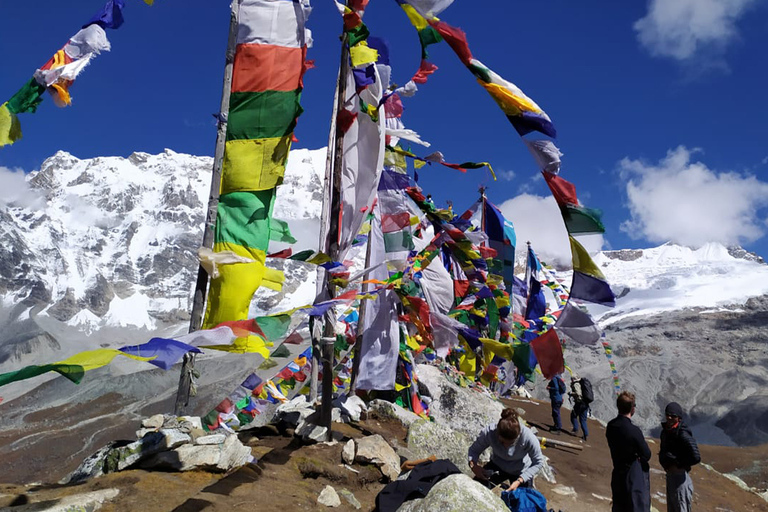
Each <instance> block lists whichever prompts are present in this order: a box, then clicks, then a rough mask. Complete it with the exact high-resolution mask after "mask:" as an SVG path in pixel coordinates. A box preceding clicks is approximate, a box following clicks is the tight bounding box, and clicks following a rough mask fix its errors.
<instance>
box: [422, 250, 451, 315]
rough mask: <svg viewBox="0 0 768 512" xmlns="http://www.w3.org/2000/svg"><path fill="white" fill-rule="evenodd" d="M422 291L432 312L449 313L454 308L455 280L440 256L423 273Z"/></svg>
mask: <svg viewBox="0 0 768 512" xmlns="http://www.w3.org/2000/svg"><path fill="white" fill-rule="evenodd" d="M421 289H422V290H423V291H424V298H425V299H426V300H427V304H428V305H429V311H430V312H434V311H437V312H440V313H447V312H448V311H450V310H451V308H452V307H453V278H452V277H451V274H450V273H449V272H448V270H446V268H445V265H443V260H442V258H440V255H437V256H436V257H435V259H434V260H432V263H430V264H429V266H428V267H427V268H425V269H422V271H421Z"/></svg>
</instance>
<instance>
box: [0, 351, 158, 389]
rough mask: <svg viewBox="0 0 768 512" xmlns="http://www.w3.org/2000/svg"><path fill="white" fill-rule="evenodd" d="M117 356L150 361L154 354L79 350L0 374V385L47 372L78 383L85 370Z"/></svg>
mask: <svg viewBox="0 0 768 512" xmlns="http://www.w3.org/2000/svg"><path fill="white" fill-rule="evenodd" d="M117 356H125V357H128V358H130V359H135V360H136V361H147V362H148V361H150V360H151V359H152V358H153V357H154V356H149V357H141V356H137V355H133V354H128V353H125V352H121V351H120V350H118V349H114V348H99V349H96V350H88V351H86V352H80V353H79V354H75V355H73V356H71V357H68V358H67V359H64V360H62V361H57V362H55V363H51V364H46V365H42V366H38V365H32V366H26V367H24V368H22V369H21V370H16V371H13V372H8V373H3V374H0V386H5V385H6V384H10V383H11V382H16V381H19V380H24V379H31V378H32V377H37V376H38V375H42V374H44V373H48V372H57V373H59V374H61V375H63V376H64V377H66V378H67V379H69V380H71V381H72V382H74V383H75V384H79V383H80V381H81V380H82V379H83V375H84V374H85V372H87V371H89V370H95V369H96V368H101V367H102V366H106V365H108V364H109V363H111V362H112V360H113V359H114V358H115V357H117Z"/></svg>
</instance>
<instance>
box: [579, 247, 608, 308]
mask: <svg viewBox="0 0 768 512" xmlns="http://www.w3.org/2000/svg"><path fill="white" fill-rule="evenodd" d="M568 238H569V239H570V240H571V253H573V285H572V286H571V298H574V299H581V300H585V301H587V302H594V303H595V304H602V305H604V306H610V307H613V306H615V305H616V297H615V296H614V295H613V292H612V291H611V287H610V285H609V284H608V282H607V281H606V279H605V276H604V275H603V273H602V272H601V271H600V269H599V268H597V265H595V262H594V261H592V258H590V256H589V253H588V252H587V250H586V249H584V246H582V245H581V244H580V243H579V242H577V241H576V239H575V238H573V237H572V236H571V237H568Z"/></svg>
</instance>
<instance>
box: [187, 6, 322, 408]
mask: <svg viewBox="0 0 768 512" xmlns="http://www.w3.org/2000/svg"><path fill="white" fill-rule="evenodd" d="M309 12H310V5H309V0H293V1H280V2H275V1H270V0H233V2H232V14H231V21H230V35H229V44H228V49H227V65H226V67H225V78H224V90H223V93H222V108H221V112H220V114H219V116H218V118H219V131H218V136H217V141H216V154H215V158H214V172H213V177H212V181H211V192H210V198H209V203H208V215H207V218H206V226H205V233H204V237H203V247H207V248H213V252H214V253H229V254H231V255H232V256H236V257H239V258H241V261H243V263H238V264H235V265H225V266H222V267H221V268H220V272H219V275H218V276H217V277H213V278H211V282H210V289H209V290H208V300H207V305H206V311H205V319H204V320H203V322H202V327H203V328H205V329H207V328H211V327H215V326H216V325H219V324H220V323H222V322H227V321H236V320H244V319H246V318H248V309H249V307H250V304H251V299H252V298H253V295H254V294H255V293H256V290H257V289H258V288H259V287H260V286H267V287H269V288H272V289H278V290H279V289H280V288H281V287H282V281H283V275H282V273H281V272H279V271H275V270H271V269H268V268H267V267H266V264H265V261H266V254H267V249H268V246H269V241H270V239H275V237H276V235H278V236H284V235H285V233H286V230H285V229H284V227H280V229H276V227H277V225H276V224H275V222H274V221H273V220H272V207H273V205H274V200H275V194H276V187H277V186H278V185H280V184H281V183H282V180H283V175H284V173H285V164H286V161H287V159H288V152H289V150H290V147H291V142H292V140H293V130H294V128H295V126H296V119H297V118H298V116H299V115H301V112H302V109H301V105H300V103H299V98H300V96H301V90H302V88H303V77H304V71H305V70H306V69H307V65H306V52H307V47H308V46H310V45H311V34H310V32H309V30H307V29H306V21H307V17H308V16H309ZM207 281H208V276H207V274H206V273H205V271H204V269H203V268H202V267H201V268H200V270H199V271H198V282H197V288H196V291H195V300H194V304H193V311H192V318H191V321H190V331H194V330H197V329H199V328H200V327H201V322H200V318H201V313H202V305H203V296H204V295H205V292H206V288H207ZM192 364H193V360H192V356H190V357H188V358H186V359H185V365H184V369H183V370H182V376H181V382H180V385H179V393H178V396H177V402H176V411H177V412H179V411H180V410H181V409H183V407H184V406H185V405H186V404H187V402H188V400H189V388H190V383H191V379H192V370H191V368H192Z"/></svg>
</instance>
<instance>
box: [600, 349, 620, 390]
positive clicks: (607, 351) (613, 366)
mask: <svg viewBox="0 0 768 512" xmlns="http://www.w3.org/2000/svg"><path fill="white" fill-rule="evenodd" d="M603 338H605V334H603ZM602 344H603V350H604V351H605V357H606V358H607V359H608V364H609V365H610V366H611V374H612V376H613V389H614V390H615V391H616V394H617V395H618V394H619V393H620V392H621V385H620V384H619V372H618V371H617V370H616V363H615V362H614V361H613V347H611V345H610V344H608V342H607V341H605V340H603V342H602Z"/></svg>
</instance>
